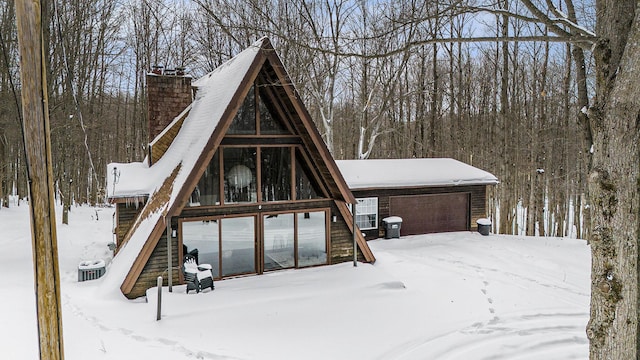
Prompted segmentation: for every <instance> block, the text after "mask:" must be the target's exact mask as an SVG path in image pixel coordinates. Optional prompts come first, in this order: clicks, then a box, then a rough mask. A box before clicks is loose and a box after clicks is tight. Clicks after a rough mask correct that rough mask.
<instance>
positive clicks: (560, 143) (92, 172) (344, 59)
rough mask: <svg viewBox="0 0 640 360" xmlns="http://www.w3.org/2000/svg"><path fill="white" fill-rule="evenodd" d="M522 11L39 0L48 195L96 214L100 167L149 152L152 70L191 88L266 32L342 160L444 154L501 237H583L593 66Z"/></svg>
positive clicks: (1, 132)
mask: <svg viewBox="0 0 640 360" xmlns="http://www.w3.org/2000/svg"><path fill="white" fill-rule="evenodd" d="M539 2H540V3H541V6H538V7H537V8H540V9H546V11H547V13H546V14H545V16H546V18H553V17H554V16H555V15H557V14H555V13H556V12H558V13H559V14H563V15H564V14H565V13H567V14H568V17H569V18H572V19H573V20H574V23H580V24H581V25H582V26H584V28H590V29H593V28H594V27H595V10H594V4H593V3H592V1H584V2H580V3H576V4H575V5H576V6H575V7H574V6H573V4H572V2H571V1H557V4H554V3H556V2H555V1H550V0H547V1H546V3H548V4H552V5H553V6H546V5H544V2H543V1H539ZM524 3H528V2H527V1H511V0H498V1H488V2H479V1H474V0H464V1H461V0H449V1H421V0H405V1H395V2H391V1H371V0H369V1H367V0H359V1H347V0H333V1H328V0H326V1H322V0H318V1H313V0H304V1H303V0H296V1H287V0H270V1H267V2H265V1H258V0H193V1H186V0H142V1H140V0H119V1H107V0H69V1H54V0H49V1H42V5H43V10H44V12H45V15H46V16H45V17H44V19H43V20H44V21H45V30H44V32H45V33H44V36H45V43H46V44H48V46H49V48H48V49H45V53H46V54H47V55H48V57H47V61H48V65H49V66H48V74H47V81H48V87H49V111H50V121H51V139H52V149H53V151H52V152H53V163H54V167H53V169H54V178H55V180H56V190H57V194H58V199H59V201H61V202H64V203H65V205H66V207H67V208H68V206H69V205H70V204H72V203H74V202H75V203H90V204H96V203H98V204H99V203H103V202H104V201H105V190H104V185H105V184H106V177H107V176H109V174H107V173H106V165H107V164H108V163H110V162H131V161H141V160H142V159H143V158H144V156H145V155H146V146H147V143H148V135H147V122H146V113H147V112H146V106H147V104H146V89H145V75H146V73H147V72H149V71H150V70H151V69H152V67H153V66H157V65H162V66H164V67H165V69H175V68H178V67H184V68H186V71H187V73H188V74H190V75H192V76H193V77H194V78H198V77H200V76H202V75H204V74H206V73H207V72H209V71H211V70H213V69H215V68H216V67H217V66H218V65H219V64H221V63H222V62H224V61H226V60H228V59H229V58H231V57H232V56H234V55H235V54H237V53H239V52H240V51H241V50H243V49H244V48H246V47H247V46H249V45H250V44H251V43H253V42H254V41H255V40H257V39H258V38H260V37H262V36H265V35H266V36H269V37H270V38H271V40H272V42H273V44H274V47H275V48H276V50H277V51H278V53H279V55H280V56H281V57H282V59H283V62H284V64H285V66H287V71H288V72H289V74H290V75H291V79H292V81H293V82H294V85H295V86H296V87H297V89H298V91H299V93H300V95H301V97H302V100H303V102H304V103H305V104H306V105H307V108H308V109H309V111H310V113H311V115H312V116H313V118H314V119H315V121H316V123H317V126H318V128H319V129H320V131H321V133H322V134H323V138H324V139H325V142H326V143H327V145H328V147H329V148H330V150H331V151H332V153H333V155H334V157H335V158H336V159H355V158H410V157H451V158H455V159H458V160H461V161H464V162H466V163H469V164H472V165H474V166H476V167H479V168H482V169H484V170H487V171H490V172H492V173H493V174H495V175H496V176H497V177H498V178H499V179H500V181H501V183H500V184H499V185H498V186H496V187H494V188H491V189H490V190H489V193H488V198H489V209H490V212H491V213H490V214H487V215H489V216H490V217H491V218H492V219H494V223H495V231H496V232H499V233H503V234H527V235H535V234H539V235H545V236H575V237H582V238H586V237H588V234H587V232H588V228H589V226H588V221H589V219H588V211H586V209H587V208H588V206H589V205H588V200H587V196H586V190H587V183H586V178H587V174H588V162H589V155H588V153H589V147H590V142H589V139H588V138H587V137H585V136H584V130H583V127H581V122H583V121H584V119H583V117H584V116H585V114H583V112H582V111H581V109H582V108H583V107H584V106H586V105H588V104H586V103H585V97H586V96H587V94H592V93H593V86H594V84H593V83H594V81H595V80H594V79H593V77H594V76H593V71H594V70H593V68H594V67H593V60H592V56H591V54H590V52H589V51H588V50H587V51H583V49H582V48H580V47H578V46H577V45H576V44H575V42H566V39H562V38H559V37H557V36H555V35H552V34H551V33H550V31H549V30H548V28H547V26H546V25H545V24H543V23H541V22H539V21H532V20H535V19H537V18H539V17H540V14H535V13H532V12H531V7H527V6H526V5H525V4H524ZM567 4H568V5H570V6H569V8H567ZM0 5H1V9H0V40H1V43H0V45H1V49H0V50H1V52H2V53H1V58H0V203H1V204H2V206H11V203H10V201H9V195H18V196H17V198H22V197H26V196H27V184H26V178H25V160H24V143H23V135H22V126H21V116H20V110H19V108H20V104H19V103H20V101H19V99H20V79H19V55H18V47H17V45H18V44H17V35H16V29H15V23H16V22H15V9H14V2H13V1H12V0H0ZM574 30H575V29H574ZM585 32H586V30H585ZM583 55H584V56H583ZM576 64H577V65H576ZM587 102H588V101H587ZM2 206H0V209H1V208H2Z"/></svg>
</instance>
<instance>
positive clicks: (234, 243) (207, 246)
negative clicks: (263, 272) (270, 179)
mask: <svg viewBox="0 0 640 360" xmlns="http://www.w3.org/2000/svg"><path fill="white" fill-rule="evenodd" d="M255 224H256V218H255V216H244V217H234V218H222V219H204V220H186V219H185V220H183V221H182V223H181V229H182V230H181V233H182V234H181V236H182V245H183V246H182V251H183V256H186V255H187V254H191V255H194V256H195V257H196V261H197V262H198V264H210V265H211V268H212V270H211V271H212V272H213V275H214V277H216V278H220V277H224V276H231V275H242V274H252V273H256V272H257V269H256V226H255Z"/></svg>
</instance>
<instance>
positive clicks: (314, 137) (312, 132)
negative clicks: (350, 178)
mask: <svg viewBox="0 0 640 360" xmlns="http://www.w3.org/2000/svg"><path fill="white" fill-rule="evenodd" d="M267 57H268V59H269V62H270V63H271V66H272V68H273V70H274V72H275V74H276V75H277V76H278V79H279V80H280V84H281V85H282V88H283V89H284V90H285V92H286V93H287V95H288V97H289V100H290V101H291V103H292V105H293V107H294V108H295V109H296V112H297V113H298V115H299V116H300V120H301V121H302V123H303V125H304V127H305V128H306V129H307V131H308V133H309V136H310V138H311V141H312V142H313V145H314V147H315V149H316V150H317V151H319V152H320V156H321V158H322V159H323V161H324V164H325V166H327V168H328V170H329V173H330V174H331V177H332V179H333V180H334V182H335V183H336V185H337V186H338V189H339V192H340V196H341V197H342V198H343V200H344V201H346V202H347V203H350V204H353V203H355V201H356V200H355V198H354V197H353V194H351V191H350V190H349V187H348V186H347V183H346V181H345V180H344V178H343V177H342V174H341V173H340V170H339V169H338V165H336V162H335V160H334V159H333V156H332V155H331V153H329V150H328V149H327V146H326V145H325V143H324V140H322V136H321V135H320V133H319V132H318V129H317V128H316V126H315V124H314V123H313V120H312V119H311V115H310V114H309V112H308V111H307V109H306V107H305V106H304V104H302V102H301V101H300V95H299V94H298V92H297V91H296V89H295V88H294V87H293V86H291V80H290V79H289V76H288V75H287V74H286V73H285V72H284V70H283V69H284V65H283V64H282V62H281V61H280V58H279V57H278V56H277V54H275V52H271V53H269V54H267ZM274 64H275V65H274Z"/></svg>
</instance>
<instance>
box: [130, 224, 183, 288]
mask: <svg viewBox="0 0 640 360" xmlns="http://www.w3.org/2000/svg"><path fill="white" fill-rule="evenodd" d="M174 221H175V219H174V220H173V221H172V224H174ZM173 226H174V227H177V223H175V225H173ZM171 252H172V261H173V275H172V276H173V285H178V284H180V283H181V282H180V266H182V261H179V260H178V259H179V258H178V256H179V252H178V239H177V238H175V239H172V241H171ZM167 266H168V259H167V235H166V233H165V234H164V235H162V236H161V237H160V240H159V241H158V244H157V245H156V247H155V249H153V252H152V253H151V256H150V257H149V260H148V261H147V264H146V265H145V266H144V268H143V269H142V272H141V273H140V276H139V277H138V280H137V281H136V283H135V285H134V286H133V288H132V289H131V291H130V292H129V293H128V294H125V295H126V296H127V298H129V299H135V298H138V297H141V296H145V295H146V293H147V289H150V288H152V287H154V286H156V285H157V283H158V280H157V279H158V276H162V280H163V285H164V286H168V285H169V280H168V278H169V275H168V272H167Z"/></svg>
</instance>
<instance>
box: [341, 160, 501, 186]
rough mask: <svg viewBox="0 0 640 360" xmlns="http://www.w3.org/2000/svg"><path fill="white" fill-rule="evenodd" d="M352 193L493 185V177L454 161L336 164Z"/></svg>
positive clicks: (379, 161) (496, 181) (345, 161)
mask: <svg viewBox="0 0 640 360" xmlns="http://www.w3.org/2000/svg"><path fill="white" fill-rule="evenodd" d="M336 163H337V164H338V167H339V168H340V171H341V172H342V176H343V177H344V179H345V180H346V181H347V184H348V185H349V188H350V189H351V190H357V189H380V188H395V187H418V186H459V185H493V184H497V183H498V178H496V177H495V176H494V175H493V174H491V173H489V172H486V171H484V170H481V169H478V168H476V167H474V166H471V165H468V164H465V163H463V162H461V161H458V160H455V159H447V158H441V159H368V160H340V161H336Z"/></svg>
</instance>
